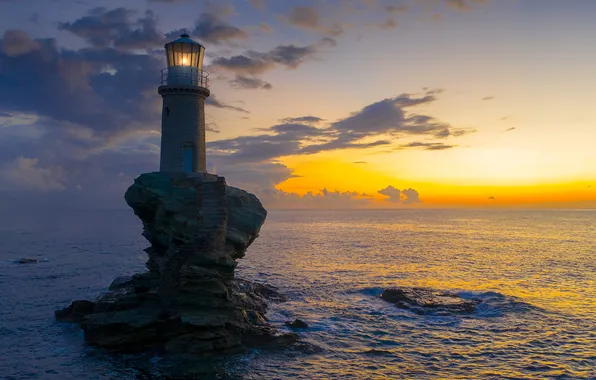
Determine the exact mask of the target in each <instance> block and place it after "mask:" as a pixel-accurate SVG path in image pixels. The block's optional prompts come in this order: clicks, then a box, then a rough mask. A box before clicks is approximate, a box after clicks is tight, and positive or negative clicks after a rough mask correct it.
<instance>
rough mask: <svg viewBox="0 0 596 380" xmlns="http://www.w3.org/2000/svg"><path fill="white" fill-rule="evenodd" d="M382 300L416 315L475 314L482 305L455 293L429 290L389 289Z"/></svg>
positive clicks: (382, 295)
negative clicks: (477, 307)
mask: <svg viewBox="0 0 596 380" xmlns="http://www.w3.org/2000/svg"><path fill="white" fill-rule="evenodd" d="M381 298H382V299H384V300H385V301H387V302H391V303H392V304H394V305H395V306H397V307H399V308H402V309H410V310H412V311H413V312H415V313H416V314H427V313H434V312H439V313H473V312H474V311H476V306H477V305H478V304H479V303H480V301H479V300H474V299H469V300H468V299H463V298H461V297H459V296H458V295H457V294H455V293H450V292H445V291H439V290H435V289H427V288H402V287H393V288H387V289H385V290H384V291H383V293H382V294H381Z"/></svg>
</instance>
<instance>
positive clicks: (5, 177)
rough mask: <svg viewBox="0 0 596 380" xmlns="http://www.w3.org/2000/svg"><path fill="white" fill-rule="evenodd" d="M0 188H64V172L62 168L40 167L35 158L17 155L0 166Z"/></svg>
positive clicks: (47, 189)
mask: <svg viewBox="0 0 596 380" xmlns="http://www.w3.org/2000/svg"><path fill="white" fill-rule="evenodd" d="M0 179H2V180H1V181H0V190H3V191H6V190H31V189H33V190H37V191H42V192H46V191H53V190H64V189H65V188H66V186H65V185H64V183H66V172H65V171H64V169H63V168H61V167H59V166H56V167H45V168H44V167H40V166H39V160H38V159H37V158H25V157H23V156H19V157H17V158H16V159H15V160H13V161H11V162H8V163H6V164H4V165H3V166H1V167H0Z"/></svg>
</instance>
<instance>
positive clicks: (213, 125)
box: [205, 122, 221, 133]
mask: <svg viewBox="0 0 596 380" xmlns="http://www.w3.org/2000/svg"><path fill="white" fill-rule="evenodd" d="M205 130H206V131H208V132H213V133H220V132H221V131H220V129H219V126H218V125H217V124H216V123H214V122H211V123H205Z"/></svg>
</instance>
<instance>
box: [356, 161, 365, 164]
mask: <svg viewBox="0 0 596 380" xmlns="http://www.w3.org/2000/svg"><path fill="white" fill-rule="evenodd" d="M367 163H368V162H366V161H354V162H353V164H367Z"/></svg>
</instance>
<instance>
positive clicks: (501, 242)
mask: <svg viewBox="0 0 596 380" xmlns="http://www.w3.org/2000/svg"><path fill="white" fill-rule="evenodd" d="M17 216H18V215H17ZM15 217H16V216H15ZM140 233H141V226H140V222H138V221H137V220H136V219H135V216H134V215H133V214H132V212H131V211H129V210H121V211H109V212H108V211H102V212H99V211H98V212H96V213H95V214H89V213H76V212H73V213H69V214H65V215H55V216H53V217H51V219H50V216H46V217H43V218H35V219H30V218H29V219H19V218H18V217H17V218H15V219H13V220H12V221H10V223H6V222H4V224H3V225H0V239H1V241H2V245H0V295H1V298H0V300H1V304H2V307H1V308H0V336H1V337H2V338H1V343H2V344H0V374H2V376H5V377H6V378H8V379H54V378H56V379H58V378H61V379H64V378H75V377H78V378H81V379H116V378H118V379H135V378H136V377H137V375H138V374H139V372H138V370H137V369H138V368H140V367H144V368H150V369H152V370H155V371H157V372H159V371H162V372H163V371H165V368H167V367H168V366H169V365H172V364H171V363H168V362H167V361H165V360H163V359H160V358H148V357H137V356H114V355H108V354H106V353H104V352H102V351H101V350H96V349H94V348H91V347H86V346H85V345H84V343H83V337H82V333H81V331H80V329H79V328H78V326H76V325H69V324H63V323H57V322H55V321H54V317H53V312H54V310H55V309H58V308H62V307H64V306H66V305H67V304H69V303H70V301H72V300H74V299H92V298H95V297H96V296H97V295H99V294H100V293H101V292H103V291H106V290H107V287H108V285H109V284H110V282H111V281H112V279H113V278H114V277H116V276H119V275H127V274H132V273H135V272H138V271H142V270H143V268H144V262H145V260H146V255H145V253H144V252H143V251H142V249H143V248H145V247H146V246H147V245H148V244H147V243H146V242H145V241H144V240H143V238H142V237H141V235H140ZM22 257H27V258H35V259H39V260H42V261H41V262H40V263H38V264H32V265H21V266H19V265H16V264H13V263H12V262H13V261H14V260H16V259H19V258H22ZM237 276H238V277H241V278H247V279H250V280H254V281H260V282H266V283H269V284H272V285H275V286H278V287H279V288H280V289H281V290H282V291H283V292H284V293H286V294H287V295H288V296H289V299H290V300H289V301H288V302H286V303H281V304H272V305H271V309H270V311H269V314H268V316H269V318H270V319H271V321H272V322H273V323H274V324H275V325H277V326H279V327H280V328H281V329H285V327H283V323H284V322H285V321H288V320H293V319H295V318H300V319H303V320H305V321H306V322H307V323H308V324H309V325H310V328H308V329H306V330H303V331H300V332H299V334H300V336H301V338H302V339H303V341H305V342H307V343H310V344H311V345H312V346H311V347H312V349H311V351H313V352H314V353H311V352H304V350H282V351H279V350H277V351H276V350H265V351H260V350H253V351H251V352H249V353H247V354H245V355H240V356H234V357H230V358H226V359H225V360H220V361H210V362H209V364H208V366H210V370H211V371H212V374H211V377H213V378H234V379H235V378H244V379H274V378H298V379H319V378H355V379H371V378H416V379H425V378H429V379H431V378H450V379H457V378H489V379H490V378H503V377H505V378H522V379H523V378H527V379H536V378H560V379H566V378H568V379H593V378H596V329H595V328H594V326H596V211H567V210H553V211H550V210H544V211H543V210H532V211H526V210H515V211H513V210H490V211H486V210H393V211H389V210H375V211H372V210H370V211H347V210H346V211H277V210H273V211H270V214H269V216H268V218H267V222H266V223H265V225H264V227H263V229H262V233H261V237H259V238H258V239H257V241H256V242H255V243H254V244H253V246H251V247H250V248H249V250H248V252H247V256H246V258H245V259H242V260H240V264H239V266H238V269H237ZM388 286H423V287H431V288H435V289H441V290H453V291H456V292H458V293H459V294H460V296H462V297H464V298H474V299H480V300H481V301H482V303H481V304H480V305H479V306H478V308H477V312H476V313H474V314H470V315H454V314H432V313H430V314H428V315H418V314H415V313H413V312H411V311H408V310H402V309H398V308H397V307H395V306H394V305H392V304H389V303H386V302H385V301H383V300H381V299H379V298H378V296H379V295H380V293H381V292H382V291H383V289H384V288H386V287H388ZM205 378H206V377H205Z"/></svg>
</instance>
